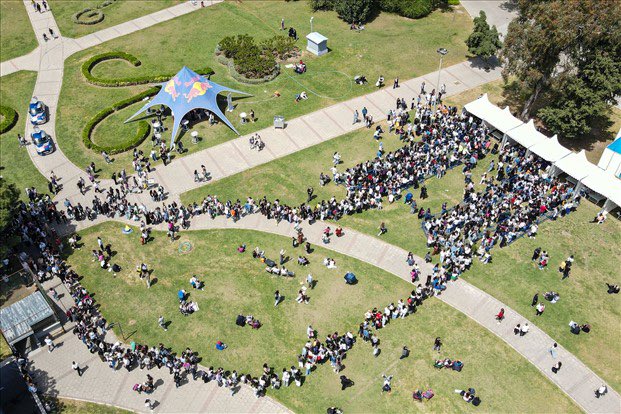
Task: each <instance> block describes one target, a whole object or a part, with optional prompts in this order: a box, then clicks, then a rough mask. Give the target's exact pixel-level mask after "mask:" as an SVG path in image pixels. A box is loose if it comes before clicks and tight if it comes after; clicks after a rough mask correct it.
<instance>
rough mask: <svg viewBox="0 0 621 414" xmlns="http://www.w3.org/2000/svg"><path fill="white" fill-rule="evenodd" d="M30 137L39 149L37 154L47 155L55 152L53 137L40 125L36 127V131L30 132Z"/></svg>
mask: <svg viewBox="0 0 621 414" xmlns="http://www.w3.org/2000/svg"><path fill="white" fill-rule="evenodd" d="M30 138H32V143H33V144H34V146H35V148H36V150H37V154H39V155H47V154H51V153H52V152H54V143H53V142H52V137H50V136H49V135H48V134H47V133H46V132H45V131H43V130H42V129H39V127H35V129H34V131H33V132H32V133H31V134H30Z"/></svg>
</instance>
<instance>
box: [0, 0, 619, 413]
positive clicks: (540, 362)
mask: <svg viewBox="0 0 621 414" xmlns="http://www.w3.org/2000/svg"><path fill="white" fill-rule="evenodd" d="M214 3H215V2H214ZM24 4H25V5H26V8H27V10H28V11H29V18H30V19H31V23H32V25H33V28H34V29H35V33H37V39H38V41H39V43H40V45H39V47H38V48H37V49H36V50H35V51H33V52H31V53H30V54H28V55H25V56H22V57H20V58H16V59H13V60H11V61H8V62H2V65H1V67H0V72H1V74H2V75H5V74H9V73H12V72H14V71H16V70H21V69H32V68H36V69H37V70H38V77H37V83H36V85H35V93H34V94H35V95H37V96H38V97H39V98H41V99H42V100H43V101H45V102H46V103H47V104H48V105H49V106H50V115H51V116H50V118H51V120H50V123H48V124H47V125H46V131H47V132H48V133H50V134H51V135H52V137H54V136H55V118H56V109H57V104H58V98H59V95H60V90H61V85H62V77H63V64H64V60H65V59H66V58H67V57H69V56H70V55H71V54H73V53H76V52H78V51H80V50H84V49H86V48H89V47H92V46H95V45H97V44H100V43H103V42H105V41H108V40H111V39H113V38H116V37H119V36H124V35H126V34H129V33H133V32H135V31H137V30H140V29H142V28H145V27H148V26H151V25H154V24H157V23H159V22H162V21H166V20H169V19H172V18H174V17H176V16H178V15H181V14H185V13H189V12H191V11H192V10H195V9H196V8H195V6H192V5H191V3H189V2H185V3H182V4H179V5H177V6H174V7H173V8H170V9H167V10H162V11H159V12H157V13H153V14H151V15H148V16H143V17H141V18H139V19H135V20H133V21H130V22H126V23H123V24H120V25H117V26H114V27H112V28H109V29H104V30H102V31H100V32H97V33H94V34H91V35H88V36H85V37H83V38H79V39H69V38H64V37H62V35H61V34H60V32H59V31H58V27H57V25H56V24H55V21H54V19H53V14H52V13H51V12H47V13H43V14H41V15H39V14H38V13H37V14H35V13H34V12H33V11H32V7H29V2H28V1H27V0H26V1H24ZM50 27H51V28H54V30H55V31H56V33H58V34H59V38H58V39H54V40H50V41H48V42H44V41H43V39H42V38H41V33H42V31H43V30H45V29H46V28H50ZM436 79H438V72H434V73H430V74H427V75H423V76H420V77H418V78H415V79H410V80H408V81H406V82H402V83H401V87H400V88H398V89H390V88H389V87H387V88H383V89H381V90H378V91H377V92H374V93H372V94H369V95H366V96H361V97H357V98H354V99H351V100H349V101H346V102H341V103H338V104H335V105H332V106H330V107H328V108H324V109H321V110H319V111H316V112H313V113H311V114H307V115H304V116H301V117H299V118H296V119H293V120H290V121H288V123H287V127H286V128H285V129H282V130H275V129H272V128H266V129H264V130H262V131H259V134H260V135H261V137H262V139H263V141H264V142H265V143H266V148H265V150H264V151H262V152H260V153H257V152H255V151H251V150H250V149H249V146H248V136H244V137H240V138H237V139H235V140H231V141H229V142H226V143H224V144H221V145H218V146H215V147H211V148H209V149H206V150H203V151H201V152H198V153H195V154H192V155H190V156H187V157H183V158H180V159H177V160H175V161H173V162H172V163H171V164H170V165H169V166H168V167H161V166H160V167H158V169H157V170H156V172H155V177H156V180H157V181H158V182H159V183H161V184H162V185H164V187H165V189H166V190H167V191H168V192H169V194H170V196H171V197H172V198H173V199H177V198H178V196H179V195H180V194H181V193H183V192H185V191H188V190H191V189H193V188H196V187H197V186H200V185H202V184H200V183H194V181H193V176H192V171H193V170H195V169H199V167H200V165H201V164H204V165H206V166H207V168H208V170H209V171H210V172H211V175H212V177H213V180H217V179H221V178H224V177H227V176H230V175H233V174H237V173H239V172H241V171H244V170H246V169H249V168H252V167H254V166H256V165H260V164H264V163H267V162H269V161H272V160H274V159H277V158H279V157H282V156H285V155H288V154H291V153H294V152H296V151H299V150H301V149H304V148H308V147H310V146H312V145H316V144H318V143H320V142H324V141H327V140H330V139H332V138H334V137H336V136H340V135H342V134H344V133H347V132H350V131H353V130H355V129H357V128H360V127H361V125H360V124H352V120H353V112H354V110H356V109H358V110H361V109H362V107H367V109H368V110H369V113H370V114H371V115H373V117H374V120H375V121H380V120H383V119H385V116H386V115H385V114H386V111H387V109H389V108H393V107H394V106H395V101H396V99H397V98H398V97H400V98H405V100H406V102H408V103H409V102H411V100H412V98H414V97H415V96H416V95H418V92H419V91H420V85H421V84H422V83H423V82H425V84H426V85H427V89H431V88H433V87H435V88H437V85H436V83H435V82H436ZM497 79H500V68H496V69H493V70H490V71H484V70H482V69H479V65H477V64H476V62H463V63H460V64H457V65H453V66H451V67H448V68H445V69H442V72H441V80H440V83H445V84H446V85H447V96H450V95H453V94H458V93H460V92H462V91H464V90H468V89H471V88H474V87H477V86H479V85H482V84H484V83H487V82H490V81H494V80H497ZM29 133H30V129H29V126H27V129H26V134H27V136H28V135H29ZM29 147H32V146H29ZM29 151H30V155H31V158H32V160H33V162H34V164H35V165H36V166H37V168H38V169H39V171H41V173H42V174H43V175H44V176H45V177H49V175H50V173H51V171H54V173H55V174H56V175H57V176H59V177H60V178H61V180H62V181H61V183H62V184H63V186H64V189H63V191H62V192H61V194H60V195H59V196H58V197H57V200H62V199H64V198H69V199H70V200H72V201H73V202H78V201H80V202H83V204H90V200H91V199H92V194H93V192H92V190H91V191H90V192H88V193H87V194H86V195H85V196H82V195H81V194H79V192H78V190H77V186H76V185H75V184H76V182H77V180H78V179H79V177H80V176H84V177H85V174H84V172H83V171H81V170H80V169H79V168H78V167H77V166H75V165H74V164H73V163H71V161H69V160H68V159H67V157H65V155H64V154H63V153H62V150H61V149H60V148H57V151H56V152H55V153H54V154H52V155H49V156H46V157H39V156H37V155H36V154H34V153H33V151H34V149H33V148H29ZM109 184H110V182H109V181H104V182H103V183H102V187H104V188H105V187H107V186H108V185H109ZM130 202H132V203H133V202H138V203H144V204H145V205H147V206H150V205H151V202H150V199H149V198H148V196H145V195H132V196H130ZM100 221H104V220H103V219H99V220H98V221H95V222H81V223H78V227H76V228H75V229H79V228H81V227H83V226H87V225H93V224H96V223H97V222H100ZM213 228H246V229H251V230H258V231H265V232H270V233H275V234H280V235H285V236H292V235H294V234H295V232H294V230H293V228H292V226H290V225H289V224H288V223H281V224H280V225H277V224H276V222H274V221H268V220H266V219H264V218H263V217H262V216H259V215H253V216H250V217H247V218H244V219H242V220H240V221H238V222H237V223H233V222H232V221H230V220H226V219H223V218H217V219H215V220H210V219H208V218H207V217H206V216H200V217H199V218H197V219H195V220H194V222H193V229H213ZM64 230H65V231H67V230H69V229H68V228H65V229H64ZM72 230H74V229H72ZM321 231H322V229H321V228H320V226H319V225H315V226H308V227H306V228H305V234H306V236H307V238H308V239H309V240H310V241H311V242H312V243H314V244H318V245H319V244H321V242H320V241H321ZM345 231H346V235H345V236H344V237H343V238H340V239H334V240H333V241H332V242H331V243H330V244H329V245H325V247H326V248H329V249H332V250H334V251H337V252H339V253H343V254H347V255H350V256H352V257H355V258H357V259H360V260H362V261H365V262H367V263H370V264H373V265H375V266H378V267H380V268H382V269H384V270H386V271H389V272H391V273H393V274H395V275H397V276H399V277H401V278H403V279H405V280H409V269H408V267H407V266H406V263H405V257H406V255H407V252H405V251H404V250H403V249H400V248H398V247H396V246H391V245H389V244H387V243H384V242H382V241H381V240H379V239H376V238H373V237H370V236H367V235H364V234H362V233H357V232H354V231H353V230H347V229H346V230H345ZM421 267H422V268H423V273H424V274H427V273H429V271H430V270H429V266H428V265H425V264H422V266H421ZM439 299H441V300H443V301H445V302H446V303H448V304H450V305H451V306H453V307H455V308H456V309H458V310H460V311H462V312H464V313H465V314H466V315H468V316H469V317H471V318H472V319H473V320H475V321H477V322H478V323H480V324H481V325H482V326H484V327H486V328H487V329H489V330H490V331H492V332H493V333H494V334H496V335H497V336H499V337H500V338H501V339H503V340H504V341H505V342H507V343H508V344H509V345H511V346H512V347H514V348H515V349H516V350H517V351H518V352H520V353H521V354H522V355H524V357H525V358H527V359H528V360H529V361H530V362H531V363H533V364H534V365H535V366H537V368H539V370H540V371H541V372H542V373H543V374H544V375H546V376H547V377H548V378H550V379H551V380H552V381H553V382H555V383H556V384H557V385H558V386H559V387H560V388H561V389H562V390H563V391H564V392H566V393H567V394H568V395H569V396H570V397H571V398H573V399H574V401H576V403H577V404H578V405H579V406H580V407H582V408H583V409H584V410H585V411H587V412H620V411H621V400H620V398H619V395H618V394H617V393H616V392H615V391H614V390H612V389H611V390H610V392H609V394H608V395H607V396H606V397H604V398H602V399H596V398H595V396H594V394H593V391H594V390H595V388H597V387H599V386H600V385H601V383H602V380H601V379H600V378H599V377H597V376H596V375H595V374H594V373H593V372H592V371H591V370H590V369H589V368H587V367H586V366H585V365H584V364H582V363H581V362H580V361H579V360H578V359H577V358H575V357H574V356H573V355H571V354H570V353H569V352H567V351H566V350H564V349H562V348H560V347H559V350H558V360H561V361H562V362H563V369H562V370H561V371H560V372H559V374H557V375H555V374H552V372H551V370H550V367H551V366H552V364H553V363H554V361H553V360H552V359H551V357H550V356H549V355H548V354H547V349H548V348H549V346H550V344H551V343H553V340H552V338H550V337H549V336H548V335H546V334H545V333H544V332H542V331H541V330H539V329H537V328H536V327H535V325H533V324H532V323H530V322H529V324H530V325H531V326H532V328H531V332H530V333H529V334H528V336H527V337H525V338H528V340H527V341H524V339H525V338H524V337H522V338H520V337H517V338H516V337H515V336H514V335H513V332H512V327H513V326H514V325H515V324H516V323H524V322H527V320H526V319H525V318H523V317H522V316H520V315H519V314H517V313H515V312H514V311H512V310H511V309H510V308H508V307H507V306H505V305H503V304H502V303H500V302H498V301H496V299H494V298H492V297H491V296H489V295H488V294H486V293H485V292H482V291H480V290H478V289H477V288H475V287H474V286H471V285H469V284H468V283H467V282H465V281H463V280H459V281H457V282H451V286H450V288H449V290H448V291H446V292H445V293H444V294H443V295H441V296H439ZM500 307H504V308H505V309H506V320H505V321H504V322H503V323H502V324H500V325H499V324H497V323H496V322H495V320H494V315H495V313H496V312H497V311H498V309H499V308H500ZM67 338H68V337H67ZM73 342H75V341H73ZM73 342H72V341H71V340H70V339H69V338H68V339H67V344H68V347H67V350H68V354H67V357H68V358H71V356H72V355H77V354H76V353H75V352H77V351H75V350H72V349H71V347H70V344H72V343H73ZM78 345H79V344H78ZM61 350H62V347H61V348H60V349H59V350H57V351H55V354H54V355H55V356H58V355H59V354H58V352H59V351H61ZM82 350H83V351H85V349H83V347H82ZM85 352H86V351H85ZM61 354H62V352H61ZM46 355H48V354H47V352H41V353H40V354H37V355H36V356H35V359H37V362H36V364H39V365H38V366H37V368H38V369H42V370H43V369H44V368H46V369H45V370H46V371H48V372H50V373H55V375H57V377H55V378H54V380H53V383H54V385H55V386H56V387H57V388H58V389H62V391H61V395H63V396H67V397H70V398H79V399H86V400H91V401H96V402H102V403H107V404H112V405H119V404H126V405H122V406H124V407H128V408H130V409H135V410H141V409H144V406H143V405H142V404H138V403H139V402H144V400H143V399H142V397H140V398H139V400H140V401H138V400H136V401H132V402H131V403H130V402H129V399H128V397H127V395H126V393H123V392H122V391H123V389H124V388H125V386H127V385H128V384H129V388H128V389H130V388H131V385H133V384H132V381H134V379H133V378H132V377H131V376H129V375H128V376H126V377H118V378H113V377H111V378H108V377H105V378H108V379H109V380H110V381H111V385H110V386H109V387H102V386H101V385H102V384H101V383H99V382H98V381H99V380H98V379H97V380H93V384H91V385H92V386H91V387H88V386H84V384H85V381H86V377H85V378H83V379H77V378H75V381H74V378H73V377H74V376H75V375H76V374H75V373H73V372H72V371H71V364H70V361H69V362H68V363H66V364H64V365H62V367H61V366H56V363H55V362H53V361H55V360H56V358H46ZM85 358H89V357H88V355H85ZM85 360H86V361H89V360H88V359H85ZM46 364H48V365H46ZM95 365H102V366H101V369H102V370H107V371H108V372H109V374H110V375H115V376H116V375H117V373H113V372H112V371H110V370H109V369H108V368H107V367H105V364H93V367H95ZM89 368H90V367H89ZM42 375H45V374H44V373H42ZM48 375H50V378H51V374H48ZM87 375H88V370H87V373H86V374H85V376H87ZM99 375H100V374H98V375H97V376H95V377H96V378H98V377H99ZM101 375H103V373H102V374H101ZM119 379H121V380H120V381H119ZM143 380H144V379H140V380H138V381H135V382H142V381H143ZM50 383H52V381H50ZM164 388H165V389H164V390H163V391H162V394H161V396H160V397H157V396H154V398H156V399H158V398H162V399H163V400H165V401H164V402H163V405H162V408H161V409H162V410H164V411H166V412H179V411H194V408H192V410H190V409H189V408H188V407H189V405H188V404H194V403H195V401H196V404H200V403H201V402H202V405H201V406H200V407H199V409H198V410H196V411H240V412H241V411H243V412H247V411H260V410H265V412H275V411H278V408H274V407H269V406H265V407H264V406H262V405H261V404H259V403H258V402H254V404H252V405H243V406H239V407H238V406H235V405H231V404H235V401H237V397H236V398H235V399H232V400H231V402H230V404H229V403H228V402H227V400H226V399H225V398H224V397H226V395H228V394H226V395H224V396H223V398H220V397H219V396H218V395H217V394H218V390H217V389H216V390H215V391H211V392H209V394H208V395H204V393H202V391H201V392H196V391H193V394H188V395H185V394H183V395H181V394H179V393H178V392H171V393H170V396H168V394H169V391H170V389H171V384H170V382H168V385H167V386H166V387H164ZM216 388H217V387H216ZM87 390H88V392H91V391H93V390H96V391H97V396H93V397H91V396H89V395H84V393H86V392H87ZM188 392H190V387H188ZM158 395H159V394H158ZM201 398H207V400H205V399H203V400H202V401H201V400H200V399H201ZM252 398H253V397H252ZM252 398H250V399H252ZM125 399H127V400H128V402H125ZM256 401H269V402H270V403H273V402H271V401H270V400H269V399H261V400H256ZM117 403H119V404H117ZM164 404H170V407H169V406H168V405H164ZM212 404H214V406H212ZM215 405H217V406H215ZM131 407H134V408H131ZM179 407H183V409H180V408H179ZM192 407H194V406H192ZM217 407H220V408H217Z"/></svg>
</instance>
